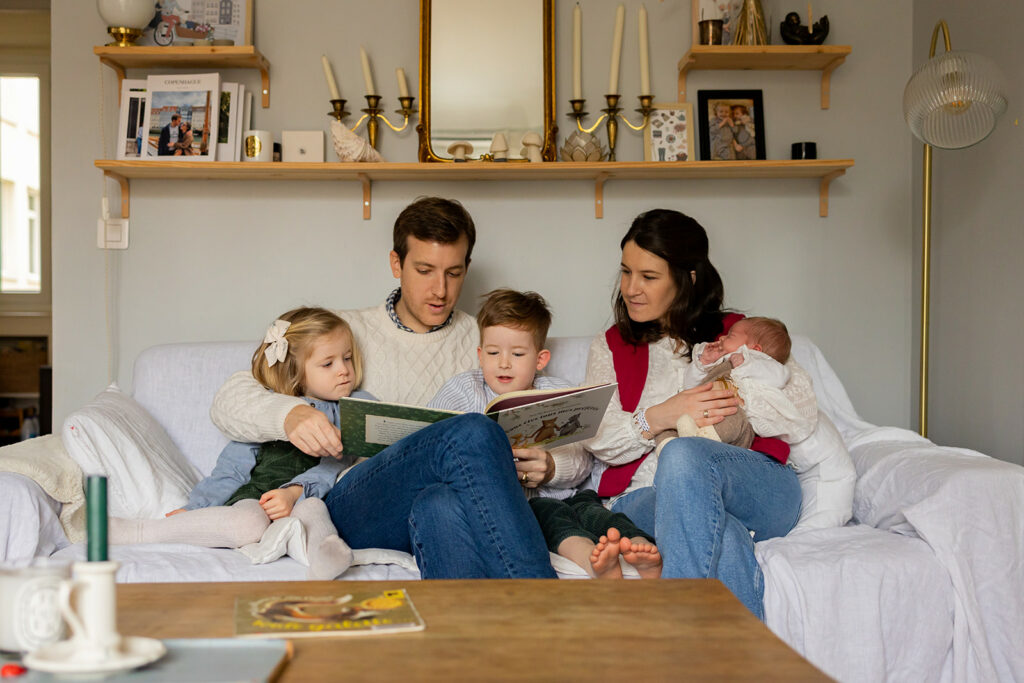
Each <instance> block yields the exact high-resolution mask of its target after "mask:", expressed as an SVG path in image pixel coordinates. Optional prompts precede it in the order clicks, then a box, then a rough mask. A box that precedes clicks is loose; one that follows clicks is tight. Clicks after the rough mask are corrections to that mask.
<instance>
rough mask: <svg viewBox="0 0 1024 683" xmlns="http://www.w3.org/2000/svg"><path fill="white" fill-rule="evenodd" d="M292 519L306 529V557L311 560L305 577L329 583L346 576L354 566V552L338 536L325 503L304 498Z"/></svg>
mask: <svg viewBox="0 0 1024 683" xmlns="http://www.w3.org/2000/svg"><path fill="white" fill-rule="evenodd" d="M291 516H292V517H295V518H296V519H298V520H299V521H300V522H302V525H303V526H304V527H305V528H306V555H307V556H308V557H309V570H308V571H307V573H306V576H307V577H308V578H310V579H315V580H319V581H330V580H331V579H333V578H335V577H336V576H338V575H340V574H344V573H345V571H346V570H347V569H348V568H349V567H350V566H351V565H352V549H351V548H349V547H348V543H345V541H343V540H341V537H340V536H338V530H337V529H335V528H334V522H332V521H331V515H330V514H329V513H328V512H327V506H326V505H324V501H322V500H321V499H319V498H303V499H302V500H300V501H299V502H298V503H296V504H295V507H293V508H292V514H291Z"/></svg>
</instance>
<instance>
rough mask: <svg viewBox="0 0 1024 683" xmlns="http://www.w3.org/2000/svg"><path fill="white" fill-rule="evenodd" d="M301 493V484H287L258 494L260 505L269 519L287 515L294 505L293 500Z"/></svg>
mask: <svg viewBox="0 0 1024 683" xmlns="http://www.w3.org/2000/svg"><path fill="white" fill-rule="evenodd" d="M301 495H302V487H301V486H287V487H285V488H283V489H274V490H272V491H267V492H266V493H264V494H263V495H262V496H260V506H261V507H262V508H263V511H264V512H266V513H267V517H269V518H270V519H271V520H275V519H280V518H282V517H287V516H288V515H290V514H291V513H292V508H293V507H295V501H297V500H298V499H299V496H301Z"/></svg>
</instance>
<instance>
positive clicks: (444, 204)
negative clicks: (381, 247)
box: [394, 197, 476, 266]
mask: <svg viewBox="0 0 1024 683" xmlns="http://www.w3.org/2000/svg"><path fill="white" fill-rule="evenodd" d="M463 235H465V236H466V239H467V240H468V241H469V246H468V247H467V249H466V265H467V266H468V265H469V258H470V256H471V255H472V254H473V244H474V243H475V242H476V227H475V226H474V225H473V219H472V217H470V215H469V212H468V211H466V209H465V208H464V207H463V206H462V204H460V203H459V202H457V201H455V200H454V199H442V198H441V197H420V198H419V199H417V200H416V201H414V202H413V203H412V204H410V205H409V206H407V207H405V209H403V210H402V213H400V214H398V218H396V219H395V230H394V250H395V253H396V254H398V262H399V263H400V264H404V263H405V255H406V254H407V253H409V237H415V238H416V239H418V240H422V241H424V242H437V243H439V244H455V243H456V242H458V241H459V239H461V238H462V236H463Z"/></svg>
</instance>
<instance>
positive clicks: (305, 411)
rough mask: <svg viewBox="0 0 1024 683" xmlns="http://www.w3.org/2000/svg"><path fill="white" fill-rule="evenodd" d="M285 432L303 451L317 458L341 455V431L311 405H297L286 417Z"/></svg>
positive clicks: (338, 456)
mask: <svg viewBox="0 0 1024 683" xmlns="http://www.w3.org/2000/svg"><path fill="white" fill-rule="evenodd" d="M284 433H285V434H286V435H287V436H288V440H289V441H291V442H292V444H294V445H295V447H296V448H298V449H299V450H300V451H302V452H303V453H306V454H307V455H312V456H315V457H317V458H340V457H341V450H342V445H341V432H340V431H338V428H337V427H335V426H334V424H332V423H331V421H330V420H329V419H327V416H326V415H324V414H323V413H321V412H320V411H319V410H317V409H316V408H314V407H313V406H310V405H305V404H303V405H301V406H295V407H294V408H292V409H291V410H290V411H289V412H288V415H286V416H285V418H284Z"/></svg>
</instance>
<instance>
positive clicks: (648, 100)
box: [568, 94, 654, 161]
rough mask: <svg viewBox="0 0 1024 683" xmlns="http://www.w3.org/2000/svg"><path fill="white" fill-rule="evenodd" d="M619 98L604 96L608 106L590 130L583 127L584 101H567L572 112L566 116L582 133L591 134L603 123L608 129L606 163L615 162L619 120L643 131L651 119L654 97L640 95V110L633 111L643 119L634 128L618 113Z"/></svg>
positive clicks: (620, 109)
mask: <svg viewBox="0 0 1024 683" xmlns="http://www.w3.org/2000/svg"><path fill="white" fill-rule="evenodd" d="M619 97H621V96H620V95H617V94H616V95H605V96H604V99H605V101H606V102H607V103H608V106H607V107H606V108H605V109H602V110H601V111H603V112H604V113H603V114H601V116H600V117H598V119H597V121H595V122H594V125H592V126H591V127H590V128H585V127H584V126H583V119H584V118H585V117H586V116H587V112H585V111H583V105H584V104H585V103H586V100H585V99H579V100H575V99H574V100H569V104H570V105H572V111H571V112H569V114H568V115H569V116H571V117H572V118H574V119H576V127H577V128H579V129H580V130H581V131H583V132H584V133H593V132H594V131H595V130H597V127H598V126H599V125H601V122H602V121H605V126H606V128H607V129H608V161H615V143H616V141H617V138H618V134H619V119H622V122H623V123H624V124H626V126H628V127H629V128H631V129H633V130H643V129H644V128H646V127H647V122H648V121H649V120H650V118H651V112H652V111H654V107H653V105H652V103H653V101H654V96H653V95H640V96H639V99H640V108H639V109H637V110H635V111H638V112H640V114H641V115H643V119H642V120H641V122H640V123H639V124H638V125H635V126H634V125H633V124H632V123H630V122H629V119H627V118H626V117H625V116H623V115H622V114H621V113H620V112H621V111H622V108H621V107H619Z"/></svg>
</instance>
